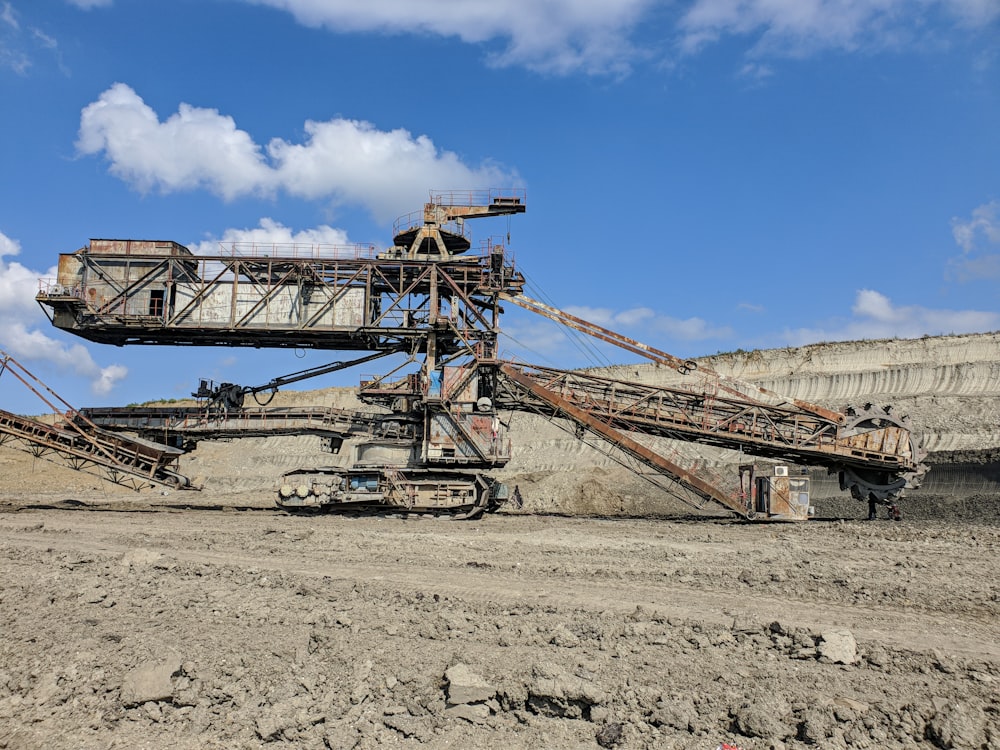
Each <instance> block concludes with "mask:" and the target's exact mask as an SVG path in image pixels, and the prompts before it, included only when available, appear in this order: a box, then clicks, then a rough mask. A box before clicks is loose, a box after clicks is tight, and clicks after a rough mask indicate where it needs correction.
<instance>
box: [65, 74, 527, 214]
mask: <svg viewBox="0 0 1000 750" xmlns="http://www.w3.org/2000/svg"><path fill="white" fill-rule="evenodd" d="M305 131H306V134H307V139H306V141H305V142H304V143H289V142H288V141H285V140H283V139H281V138H275V139H272V140H271V141H270V143H268V145H267V147H266V149H263V148H262V147H261V146H259V145H258V144H257V143H255V142H254V140H253V138H252V137H251V136H250V134H249V133H247V132H246V131H244V130H240V129H238V128H237V127H236V123H235V122H234V120H233V119H232V118H231V117H228V116H225V115H222V114H220V113H219V112H218V111H217V110H214V109H203V108H199V107H193V106H191V105H189V104H181V105H180V107H179V109H178V111H177V113H175V114H173V115H171V116H170V117H169V118H167V120H165V121H164V122H160V120H159V118H158V117H157V115H156V113H155V112H154V111H153V109H152V108H151V107H149V106H148V105H147V104H146V103H145V102H144V101H143V100H142V98H140V97H139V95H138V94H136V92H135V91H134V90H133V89H132V88H130V87H129V86H127V85H126V84H124V83H116V84H114V85H113V86H111V87H110V88H109V89H108V90H107V91H105V92H104V93H103V94H101V96H100V97H99V98H98V100H97V101H95V102H93V103H91V104H89V105H87V106H86V107H85V108H84V110H83V112H82V115H81V118H80V132H79V138H78V140H77V149H78V151H79V153H81V154H99V153H103V154H104V156H105V157H106V158H107V159H108V160H109V162H110V163H111V172H112V174H114V175H116V176H118V177H120V178H121V179H123V180H125V181H126V182H127V183H129V184H130V185H132V186H133V187H134V188H136V189H138V190H141V191H148V190H152V189H159V190H161V191H163V192H165V193H167V192H174V191H179V190H191V189H197V188H204V189H207V190H210V191H212V192H214V193H216V194H217V195H220V196H221V197H223V198H225V199H227V200H230V199H233V198H236V197H238V196H242V195H248V194H257V195H268V194H272V193H273V192H275V191H276V190H284V191H285V192H287V193H289V194H292V195H297V196H301V197H304V198H312V199H315V198H328V199H330V200H334V201H337V202H343V203H354V204H360V205H363V206H365V207H366V208H368V209H369V210H370V211H371V212H372V214H373V215H375V216H376V218H378V219H380V220H385V219H389V218H392V217H393V216H396V215H399V214H400V213H403V212H405V211H407V210H410V209H412V207H414V206H416V205H420V204H422V203H423V202H424V201H425V200H426V196H427V192H428V190H430V189H432V188H447V189H473V188H483V187H500V186H504V187H506V186H511V185H512V184H514V183H517V182H518V181H519V180H518V178H517V176H516V174H512V173H510V172H508V171H505V170H503V169H501V168H500V167H498V166H496V165H493V164H489V163H487V164H484V165H482V166H480V167H478V168H472V167H469V166H467V165H465V164H464V163H462V161H461V159H460V158H459V157H458V156H457V155H456V154H454V153H452V152H450V151H441V150H439V149H438V148H437V147H436V146H435V145H434V143H433V141H431V139H430V138H428V137H427V136H423V135H422V136H416V137H414V136H413V135H411V134H410V133H409V132H408V131H406V130H402V129H397V130H392V131H382V130H378V129H377V128H375V126H374V125H372V124H371V123H367V122H362V121H357V120H345V119H334V120H329V121H326V122H315V121H311V120H310V121H307V122H306V123H305ZM265 152H266V154H265Z"/></svg>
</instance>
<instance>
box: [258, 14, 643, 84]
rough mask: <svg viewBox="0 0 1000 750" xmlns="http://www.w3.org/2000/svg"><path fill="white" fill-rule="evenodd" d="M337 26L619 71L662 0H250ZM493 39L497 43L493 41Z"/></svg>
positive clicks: (563, 66) (495, 55)
mask: <svg viewBox="0 0 1000 750" xmlns="http://www.w3.org/2000/svg"><path fill="white" fill-rule="evenodd" d="M247 1H248V2H252V3H255V4H258V5H268V6H271V7H273V8H278V9H281V10H285V11H288V12H289V13H291V14H292V15H293V16H294V17H295V19H296V20H297V21H298V22H299V23H301V24H303V25H306V26H312V27H325V28H327V29H330V30H331V31H335V32H357V31H363V32H381V33H416V34H434V35H437V36H443V37H457V38H458V39H461V40H462V41H463V42H466V43H470V44H480V45H484V46H485V47H486V49H487V50H488V61H489V62H490V63H491V64H493V65H496V66H506V65H523V66H525V67H528V68H530V69H533V70H538V71H543V72H549V73H557V74H564V73H569V72H571V71H576V70H583V71H586V72H589V73H609V72H610V73H621V72H624V71H625V70H627V68H628V65H629V61H630V60H631V58H632V57H633V54H634V53H633V49H632V45H631V43H630V40H629V36H630V32H631V31H632V30H633V29H634V27H635V26H636V25H637V24H638V23H639V21H640V20H641V19H642V18H643V17H644V16H645V15H646V13H647V12H648V11H649V10H650V9H655V8H656V7H657V6H658V5H661V4H662V3H661V2H659V0H615V2H602V1H601V0H532V2H523V1H522V0H471V1H470V0H466V1H465V2H454V0H407V1H406V2H388V1H387V0H373V2H366V3H359V2H357V1H356V0H247ZM491 44H492V45H496V46H491Z"/></svg>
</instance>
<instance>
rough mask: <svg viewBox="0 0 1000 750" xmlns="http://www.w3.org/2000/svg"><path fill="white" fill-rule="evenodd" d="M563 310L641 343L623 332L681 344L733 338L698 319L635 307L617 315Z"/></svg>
mask: <svg viewBox="0 0 1000 750" xmlns="http://www.w3.org/2000/svg"><path fill="white" fill-rule="evenodd" d="M565 309H566V312H568V313H569V314H570V315H575V316H576V317H578V318H583V319H584V320H587V321H590V322H591V323H596V324H597V325H599V326H601V327H603V328H607V329H610V330H612V331H619V330H621V332H622V333H625V335H629V336H630V337H634V336H635V335H638V337H639V338H640V339H641V338H642V336H643V333H639V334H628V333H626V330H624V329H634V328H640V329H641V330H642V332H646V333H648V334H665V335H667V336H670V337H671V338H675V339H681V340H684V341H703V340H705V339H717V338H725V337H726V336H731V335H732V330H730V329H729V328H728V327H725V326H722V327H717V326H712V325H710V324H708V323H707V322H705V321H704V320H702V319H701V318H686V319H684V320H681V319H679V318H672V317H670V316H669V315H658V314H657V313H655V312H654V311H653V310H650V309H649V308H648V307H636V308H632V309H630V310H621V311H617V312H616V311H614V310H609V309H607V308H603V307H567V308H565Z"/></svg>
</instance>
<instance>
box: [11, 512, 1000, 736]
mask: <svg viewBox="0 0 1000 750" xmlns="http://www.w3.org/2000/svg"><path fill="white" fill-rule="evenodd" d="M202 495H203V496H202V497H201V499H200V505H201V508H199V509H194V510H191V509H186V507H185V501H184V500H182V499H179V498H178V495H173V496H169V497H168V496H163V497H159V498H145V499H144V500H142V501H138V500H133V501H125V500H123V499H122V498H120V497H118V496H114V497H103V498H102V497H101V496H100V495H99V493H98V494H93V493H92V495H91V496H86V495H79V494H76V495H73V494H67V493H63V494H62V495H60V494H59V493H57V492H53V493H51V494H50V495H49V496H45V497H41V498H39V497H32V496H26V495H11V494H7V495H4V496H3V497H2V498H0V575H2V576H3V586H2V589H0V632H2V633H3V635H4V637H3V638H2V639H0V748H5V749H10V750H13V749H14V748H18V749H20V748H37V747H47V748H161V747H162V748H167V747H170V748H179V749H183V748H212V747H217V748H223V747H224V748H259V747H264V748H275V749H277V748H282V747H287V748H292V747H294V748H317V749H319V748H376V747H378V748H381V747H417V746H424V747H428V748H438V747H461V748H472V749H474V750H475V749H477V748H494V747H512V748H528V747H532V748H536V747H546V748H579V747H583V748H586V747H594V748H598V747H605V748H608V747H618V748H653V747H656V748H668V749H669V748H685V749H687V748H709V749H714V748H716V747H718V746H719V744H720V743H723V742H728V743H730V744H731V745H735V746H738V747H740V748H744V749H747V750H749V749H750V748H754V749H757V748H788V749H791V748H811V747H819V748H845V747H852V748H894V747H927V748H987V747H996V746H997V745H998V744H1000V698H998V695H1000V689H998V686H1000V624H998V618H997V615H998V612H1000V583H998V582H1000V555H998V552H1000V527H998V526H997V525H995V524H991V523H977V522H975V521H974V520H973V521H967V522H962V523H959V522H956V521H949V520H942V519H938V520H934V521H928V520H919V519H918V520H904V521H902V522H898V523H893V522H888V521H877V522H865V521H842V520H840V521H838V520H831V521H811V522H809V523H806V524H797V525H752V524H741V523H734V522H731V521H719V520H711V519H707V520H706V519H686V518H684V517H677V518H674V519H659V520H648V519H620V518H619V519H615V518H580V517H568V516H561V515H539V514H525V515H518V514H514V513H500V514H497V515H493V516H488V517H486V518H483V519H481V520H479V521H475V522H454V521H447V520H442V519H432V518H423V517H391V518H372V517H355V518H344V517H337V516H313V517H301V516H289V515H285V514H283V513H281V512H278V511H274V510H268V509H264V508H263V507H258V508H250V507H248V506H241V505H239V504H238V503H234V502H233V498H225V497H222V498H212V497H208V496H204V493H202ZM238 507H245V508H247V509H244V510H238V509H236V508H238Z"/></svg>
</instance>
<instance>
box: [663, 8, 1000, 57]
mask: <svg viewBox="0 0 1000 750" xmlns="http://www.w3.org/2000/svg"><path fill="white" fill-rule="evenodd" d="M938 15H939V16H941V17H943V18H945V19H947V20H948V21H949V22H950V23H952V24H954V25H957V26H961V27H965V28H970V27H971V28H978V27H984V26H987V25H988V24H990V23H992V22H993V21H995V20H996V19H997V18H998V17H1000V4H998V3H997V2H996V1H995V0H695V2H694V3H693V4H692V5H691V7H690V8H689V9H688V10H687V11H686V13H684V15H683V17H682V18H681V20H680V23H679V28H680V31H681V48H682V50H683V51H685V52H696V51H698V50H700V49H701V48H703V47H704V46H706V45H708V44H711V43H713V42H716V41H718V40H719V39H721V38H723V37H726V36H742V37H753V38H755V39H756V42H755V45H754V47H753V49H752V52H753V53H754V54H765V55H766V54H780V55H793V56H805V55H808V54H812V53H815V52H818V51H822V50H827V49H839V50H847V51H852V50H855V49H858V48H884V47H892V46H897V45H899V44H902V43H903V42H904V41H906V40H908V39H912V38H915V37H917V36H919V34H920V33H921V30H922V29H923V28H925V27H926V26H928V24H929V21H931V20H932V19H933V17H935V16H938Z"/></svg>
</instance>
